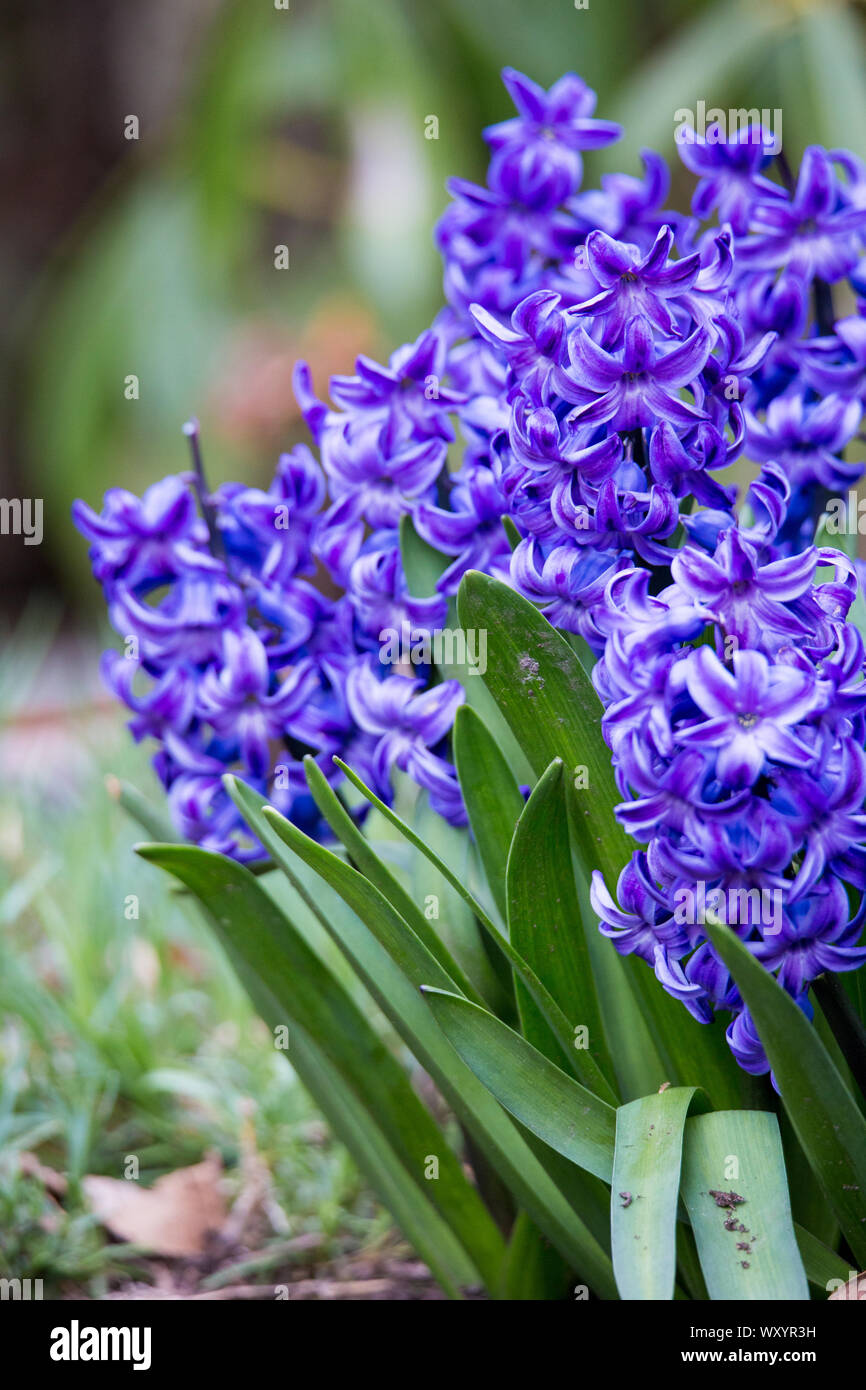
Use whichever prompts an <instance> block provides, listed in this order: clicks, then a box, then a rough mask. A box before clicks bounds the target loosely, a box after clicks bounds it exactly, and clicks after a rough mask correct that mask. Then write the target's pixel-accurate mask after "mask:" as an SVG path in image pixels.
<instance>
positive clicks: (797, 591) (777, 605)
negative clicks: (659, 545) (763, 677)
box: [671, 527, 818, 647]
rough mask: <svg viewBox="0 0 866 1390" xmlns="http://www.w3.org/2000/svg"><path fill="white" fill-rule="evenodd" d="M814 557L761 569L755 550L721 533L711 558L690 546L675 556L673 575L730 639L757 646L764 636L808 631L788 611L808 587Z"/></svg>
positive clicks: (807, 626)
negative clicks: (769, 632)
mask: <svg viewBox="0 0 866 1390" xmlns="http://www.w3.org/2000/svg"><path fill="white" fill-rule="evenodd" d="M817 564H818V552H817V550H815V549H814V548H813V547H810V548H809V549H808V550H806V551H804V552H803V554H802V555H792V556H789V557H787V558H785V559H781V560H774V561H772V562H771V563H769V564H764V565H761V564H759V562H758V556H757V553H756V551H755V549H754V547H753V546H751V545H749V544H748V542H747V541H745V540H743V538H742V536H741V535H740V533H739V532H738V531H737V530H736V528H734V527H731V529H730V530H727V531H723V532H722V534H721V536H720V537H719V542H718V545H717V547H716V552H715V555H714V556H712V557H710V556H709V555H706V554H705V553H704V552H703V551H700V550H698V549H696V548H695V547H694V546H686V547H684V548H683V549H682V550H680V551H678V552H677V554H676V555H674V557H673V560H672V561H671V574H672V575H673V578H674V580H675V581H676V583H677V584H679V586H680V587H681V588H682V589H683V590H684V591H685V592H686V593H688V594H691V596H692V597H693V598H694V599H696V600H697V602H698V603H701V604H703V605H704V606H705V607H706V608H708V609H709V610H710V611H711V612H712V613H713V616H714V617H715V619H716V621H718V622H720V623H721V624H722V626H723V628H724V630H725V632H726V634H728V635H733V636H734V637H736V638H737V640H738V641H739V642H740V643H741V644H742V645H743V646H744V647H756V646H759V645H760V644H761V642H762V640H764V641H765V640H766V637H767V632H768V630H769V631H771V632H773V633H777V634H780V635H782V636H784V637H789V638H796V637H798V636H802V635H803V634H807V633H808V632H809V631H810V624H808V623H806V622H803V621H802V620H801V619H800V618H798V617H797V616H796V614H795V613H793V612H791V610H790V609H789V608H788V607H787V605H788V604H790V603H791V602H792V601H793V600H794V599H798V598H800V597H801V596H802V595H803V594H806V593H808V591H809V590H810V588H811V586H812V580H813V578H814V574H815V568H816V566H817Z"/></svg>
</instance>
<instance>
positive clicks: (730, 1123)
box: [681, 1110, 809, 1301]
mask: <svg viewBox="0 0 866 1390" xmlns="http://www.w3.org/2000/svg"><path fill="white" fill-rule="evenodd" d="M733 1165H736V1166H735V1168H734V1171H736V1172H737V1177H736V1178H730V1177H729V1176H728V1174H729V1173H730V1172H731V1171H732V1166H733ZM681 1192H682V1198H683V1202H684V1203H685V1206H686V1210H687V1211H688V1214H689V1220H690V1222H691V1224H692V1230H693V1231H694V1234H695V1240H696V1241H697V1246H698V1254H699V1256H700V1261H701V1269H702V1270H703V1274H704V1279H705V1280H706V1284H707V1290H708V1292H709V1295H710V1298H712V1299H736V1300H739V1301H752V1300H759V1299H771V1300H783V1301H784V1300H793V1299H808V1297H809V1290H808V1287H807V1283H806V1274H805V1271H804V1269H803V1261H802V1259H801V1257H800V1251H799V1247H798V1245H797V1238H796V1235H795V1232H794V1223H793V1221H792V1220H791V1204H790V1200H789V1197H788V1182H787V1178H786V1176H785V1160H784V1156H783V1153H782V1140H781V1138H780V1135H779V1125H778V1122H777V1120H776V1117H775V1115H771V1114H768V1113H767V1112H766V1111H761V1110H723V1111H716V1112H714V1113H713V1114H710V1115H698V1116H696V1117H695V1118H694V1119H691V1120H688V1121H687V1122H686V1130H685V1143H684V1146H683V1168H682V1182H681ZM713 1193H716V1194H719V1195H718V1196H713ZM728 1195H730V1202H729V1203H728V1202H727V1201H726V1198H727V1196H728ZM719 1202H721V1203H723V1205H719ZM726 1222H727V1227H726V1224H725V1223H726ZM741 1225H742V1226H743V1227H744V1229H743V1230H742V1231H741V1230H739V1226H741ZM728 1227H730V1229H728ZM738 1247H740V1248H738Z"/></svg>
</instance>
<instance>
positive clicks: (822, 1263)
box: [794, 1221, 851, 1294]
mask: <svg viewBox="0 0 866 1390" xmlns="http://www.w3.org/2000/svg"><path fill="white" fill-rule="evenodd" d="M794 1235H795V1236H796V1237H797V1246H798V1249H799V1251H800V1258H801V1259H802V1261H803V1268H804V1269H805V1271H806V1278H807V1279H808V1281H809V1283H810V1284H811V1285H812V1286H813V1288H816V1289H821V1290H822V1292H823V1293H825V1294H826V1293H827V1292H828V1290H827V1285H828V1284H829V1283H831V1281H833V1280H838V1281H841V1282H842V1283H843V1284H844V1283H846V1282H847V1280H848V1279H850V1277H851V1270H850V1269H849V1267H848V1261H847V1260H843V1259H842V1256H841V1255H837V1254H836V1251H835V1250H831V1249H830V1247H829V1246H827V1245H825V1244H824V1242H823V1241H821V1240H818V1238H817V1236H813V1235H812V1233H811V1232H810V1231H807V1230H804V1228H803V1227H802V1226H799V1225H798V1224H797V1222H796V1221H795V1222H794Z"/></svg>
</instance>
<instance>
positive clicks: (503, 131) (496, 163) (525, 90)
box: [484, 68, 622, 211]
mask: <svg viewBox="0 0 866 1390" xmlns="http://www.w3.org/2000/svg"><path fill="white" fill-rule="evenodd" d="M502 80H503V82H504V83H505V86H506V88H507V89H508V92H509V95H510V96H511V99H512V101H513V102H514V105H515V106H516V107H517V110H518V112H519V115H517V116H515V117H512V118H511V119H510V120H507V121H500V122H499V123H498V124H497V125H492V126H488V127H487V129H486V130H485V131H484V139H485V140H486V141H487V143H488V145H490V147H491V149H492V150H493V152H494V153H493V159H492V160H491V164H490V171H489V175H488V181H489V183H490V187H491V188H492V189H493V190H494V191H496V192H497V193H501V194H503V195H504V196H505V197H507V198H510V199H513V200H514V201H515V202H519V203H523V204H525V205H526V206H527V207H532V208H536V209H540V210H545V211H546V210H549V209H552V208H555V207H556V206H557V205H558V204H559V203H562V202H564V201H565V199H566V198H568V197H570V196H571V195H572V194H573V193H576V192H577V189H578V188H579V187H580V182H581V179H582V177H583V161H582V160H581V156H580V152H581V151H582V150H597V149H601V148H603V147H604V146H605V145H610V144H612V143H613V141H615V140H618V139H619V138H620V136H621V135H622V127H621V126H618V125H616V124H615V122H613V121H601V120H594V119H592V115H593V112H594V111H595V104H596V95H595V92H593V91H592V90H591V88H589V87H588V86H587V85H586V83H585V82H584V81H583V80H582V78H580V77H578V76H577V74H576V73H566V75H565V76H564V77H561V78H560V79H559V81H558V82H555V83H554V84H553V86H552V87H551V89H550V91H549V92H545V90H544V88H543V87H539V86H538V84H537V83H535V82H532V81H531V80H530V79H529V78H528V77H524V76H523V75H522V74H521V73H519V72H516V71H515V70H514V68H505V69H504V71H503V73H502Z"/></svg>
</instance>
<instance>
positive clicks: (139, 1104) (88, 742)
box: [0, 611, 391, 1297]
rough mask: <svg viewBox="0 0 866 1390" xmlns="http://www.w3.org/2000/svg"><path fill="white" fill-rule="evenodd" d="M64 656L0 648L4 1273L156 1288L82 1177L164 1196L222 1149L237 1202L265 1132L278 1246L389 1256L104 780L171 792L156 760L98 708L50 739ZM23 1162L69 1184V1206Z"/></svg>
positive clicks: (348, 1172) (188, 911) (335, 1151)
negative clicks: (118, 1180)
mask: <svg viewBox="0 0 866 1390" xmlns="http://www.w3.org/2000/svg"><path fill="white" fill-rule="evenodd" d="M40 637H42V638H44V641H40ZM52 639H53V629H52V624H51V621H50V615H49V614H46V613H45V612H42V611H40V612H36V611H34V612H32V613H31V614H30V615H29V616H28V619H27V621H26V622H25V623H23V624H22V625H21V626H20V627H19V628H18V629H17V630H16V631H14V632H12V633H11V634H3V640H2V642H0V734H2V740H3V749H2V752H3V755H4V761H5V762H6V764H7V772H6V775H5V776H4V779H3V786H2V789H0V1272H2V1275H3V1277H5V1278H16V1277H17V1278H33V1279H37V1278H41V1279H43V1280H44V1281H45V1296H46V1297H50V1296H56V1295H57V1293H58V1291H60V1290H62V1289H63V1290H67V1291H68V1289H69V1287H70V1285H74V1286H75V1287H77V1288H80V1289H83V1290H85V1291H86V1292H87V1293H88V1294H89V1295H90V1296H95V1297H98V1296H100V1295H101V1293H102V1292H104V1290H105V1288H106V1287H107V1285H108V1284H109V1283H110V1282H111V1281H112V1280H115V1281H116V1277H120V1276H123V1277H125V1278H129V1277H130V1275H133V1276H136V1275H137V1276H138V1277H141V1278H148V1277H150V1276H149V1273H148V1271H149V1270H151V1269H152V1266H149V1265H146V1264H143V1263H142V1259H141V1251H139V1250H136V1249H133V1248H131V1247H124V1246H119V1245H117V1244H116V1243H114V1242H112V1241H111V1240H110V1239H109V1238H108V1236H107V1234H106V1232H105V1231H104V1230H103V1228H102V1227H101V1226H100V1225H99V1224H98V1223H97V1222H96V1221H95V1219H94V1217H93V1216H92V1214H91V1213H90V1211H89V1208H88V1204H87V1202H86V1200H85V1197H84V1195H83V1193H82V1190H81V1179H82V1177H84V1176H85V1175H86V1174H90V1173H102V1174H107V1175H109V1176H112V1177H122V1176H123V1175H124V1163H125V1160H126V1157H127V1155H135V1156H136V1157H137V1158H138V1161H139V1166H140V1179H141V1181H142V1183H143V1184H144V1185H145V1186H149V1185H150V1184H151V1183H152V1182H153V1180H154V1179H155V1178H157V1177H159V1176H160V1175H161V1174H163V1173H165V1172H168V1171H172V1170H174V1169H176V1168H179V1167H183V1166H184V1165H186V1164H191V1163H196V1162H198V1161H199V1160H200V1159H201V1158H202V1156H203V1155H204V1154H205V1153H206V1152H208V1151H209V1150H216V1151H218V1152H219V1153H220V1154H221V1156H222V1158H223V1161H224V1163H225V1165H226V1170H227V1180H228V1185H229V1188H230V1191H231V1192H232V1193H237V1192H239V1191H241V1190H242V1189H243V1172H242V1164H243V1161H244V1158H245V1155H246V1154H247V1153H248V1152H249V1147H248V1146H249V1138H248V1137H247V1138H245V1136H249V1135H250V1134H252V1135H254V1142H255V1151H256V1153H257V1155H258V1157H259V1158H260V1160H261V1161H262V1162H263V1164H264V1165H265V1167H266V1169H267V1171H268V1173H269V1174H270V1178H271V1184H272V1213H271V1214H272V1220H273V1221H274V1223H275V1228H276V1230H277V1234H278V1235H279V1234H282V1235H283V1236H285V1235H287V1234H288V1235H290V1236H294V1235H299V1234H301V1233H303V1232H308V1231H313V1232H316V1233H321V1234H322V1235H323V1237H324V1250H325V1253H326V1254H327V1253H328V1252H329V1251H331V1252H332V1253H337V1251H338V1250H340V1249H345V1248H346V1247H347V1246H348V1247H354V1246H357V1245H363V1246H365V1247H367V1246H369V1245H370V1244H371V1243H375V1242H376V1241H378V1240H379V1239H380V1238H381V1236H382V1235H383V1233H384V1232H386V1231H387V1230H389V1229H390V1224H391V1223H390V1220H389V1218H388V1217H387V1215H386V1214H384V1213H383V1212H382V1210H381V1209H380V1208H379V1207H378V1205H377V1204H376V1203H375V1202H374V1201H373V1199H372V1198H371V1197H370V1195H369V1193H368V1192H367V1190H366V1189H365V1187H364V1186H363V1185H362V1184H361V1181H360V1178H359V1175H358V1172H357V1169H356V1168H355V1165H354V1163H353V1162H352V1161H351V1159H350V1158H349V1156H348V1154H347V1153H346V1151H345V1149H343V1148H342V1146H341V1145H338V1144H336V1143H334V1142H333V1140H332V1139H331V1137H330V1135H329V1133H328V1130H327V1128H326V1126H325V1125H324V1123H323V1122H322V1120H321V1118H320V1117H319V1115H318V1112H317V1110H316V1108H315V1107H314V1106H313V1104H312V1102H311V1101H310V1100H309V1098H308V1096H307V1095H306V1093H305V1091H304V1090H303V1089H302V1087H301V1085H300V1084H299V1082H298V1081H297V1079H296V1077H295V1074H294V1072H293V1070H292V1068H291V1065H290V1058H291V1038H290V1039H289V1053H288V1059H287V1056H286V1053H285V1052H281V1051H278V1050H276V1049H275V1047H274V1040H273V1037H272V1036H271V1034H270V1033H269V1032H268V1031H267V1029H266V1028H265V1026H264V1024H263V1023H262V1022H261V1021H260V1020H259V1019H258V1018H257V1017H256V1016H255V1014H254V1012H253V1010H252V1007H251V1005H250V1003H249V1000H248V999H247V996H246V994H245V993H244V991H243V990H242V988H241V986H240V985H239V984H238V982H237V979H236V977H235V975H234V973H233V971H232V970H231V969H230V967H229V965H228V963H227V961H226V960H225V958H224V956H223V955H222V952H221V951H220V949H219V948H218V946H217V945H216V943H215V942H214V939H213V937H212V936H211V935H210V933H209V932H208V931H207V929H206V927H205V924H204V922H203V920H202V918H201V915H200V913H199V912H198V910H197V909H196V908H195V907H194V906H192V904H190V903H188V901H187V900H186V899H184V898H183V897H181V896H179V895H178V894H177V893H175V892H173V891H172V890H171V888H170V887H169V886H168V884H167V882H164V881H163V880H162V878H161V876H158V875H156V874H154V873H153V871H152V870H151V869H150V868H149V867H148V866H147V865H145V864H143V863H141V862H140V861H139V860H138V858H137V856H136V855H135V854H134V853H133V852H132V848H131V845H132V843H133V841H134V839H135V838H136V832H135V828H134V827H133V826H132V824H131V822H130V821H129V820H128V819H127V817H126V815H125V814H124V813H123V812H122V811H121V809H120V806H119V805H118V804H117V802H116V801H115V800H113V799H112V798H111V797H110V796H109V795H108V794H107V792H106V788H105V784H104V775H105V774H106V773H108V772H111V773H113V774H118V775H119V776H121V777H124V778H129V779H130V780H131V781H134V782H136V783H137V784H138V785H140V786H142V787H150V786H151V785H153V786H154V787H155V782H154V779H153V777H152V774H151V773H150V772H149V770H148V768H147V765H146V759H147V755H146V753H145V751H144V750H143V749H141V748H138V747H135V746H133V744H132V742H131V740H130V739H129V736H128V734H127V733H126V731H125V730H124V729H123V727H122V722H121V717H120V714H119V712H115V711H114V710H111V709H110V708H109V709H107V708H103V707H102V706H101V705H97V706H96V707H90V708H88V707H87V706H85V705H83V704H82V705H79V706H78V707H77V708H76V709H73V710H71V711H67V712H59V713H58V714H57V715H56V716H55V724H54V726H53V727H49V724H50V711H45V714H44V720H43V719H42V716H41V715H40V720H41V722H40V724H39V726H38V727H37V726H36V725H35V723H34V720H33V704H34V692H35V691H38V689H39V682H40V679H41V677H42V674H43V665H42V663H43V661H44V660H45V659H46V657H47V656H48V652H49V647H50V644H51V642H52ZM68 693H69V695H70V698H75V697H76V695H77V694H78V692H77V691H76V690H74V689H70V690H69V692H68ZM12 745H14V747H13V746H12ZM22 759H29V763H28V765H27V767H24V766H21V760H22ZM14 767H18V768H19V773H20V780H16V779H15V778H14V777H13V774H12V769H13V768H14ZM133 895H134V899H135V900H137V902H136V906H137V912H138V915H137V916H135V915H134V909H133V908H132V906H131V903H132V901H133ZM22 1153H30V1154H35V1155H36V1158H37V1159H38V1161H39V1163H40V1164H41V1165H43V1167H44V1168H45V1169H48V1170H54V1172H56V1173H59V1174H61V1175H62V1176H63V1177H65V1178H66V1179H67V1180H68V1184H69V1185H68V1189H67V1192H66V1193H65V1195H64V1196H63V1197H62V1198H61V1199H60V1200H59V1201H58V1199H57V1198H56V1196H55V1195H54V1194H53V1193H52V1191H51V1190H49V1188H46V1186H45V1184H44V1182H43V1181H42V1178H41V1177H40V1174H39V1171H38V1170H37V1171H35V1172H31V1171H29V1170H25V1171H22V1167H21V1159H20V1155H21V1154H22ZM281 1214H282V1215H281ZM283 1222H284V1230H283V1231H282V1232H280V1230H279V1227H280V1225H281V1223H283Z"/></svg>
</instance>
